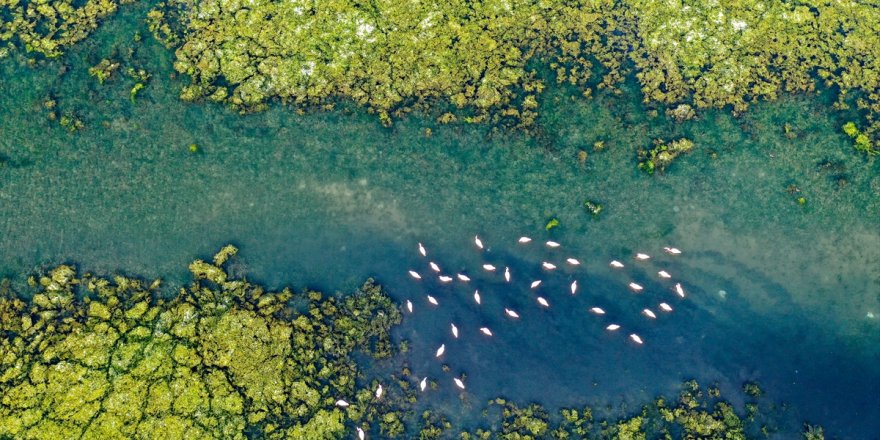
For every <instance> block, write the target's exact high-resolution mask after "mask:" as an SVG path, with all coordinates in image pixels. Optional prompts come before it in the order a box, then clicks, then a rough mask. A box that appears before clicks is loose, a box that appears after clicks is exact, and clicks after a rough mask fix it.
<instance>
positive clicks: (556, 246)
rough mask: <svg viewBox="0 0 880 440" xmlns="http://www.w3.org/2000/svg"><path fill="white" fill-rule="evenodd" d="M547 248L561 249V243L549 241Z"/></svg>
mask: <svg viewBox="0 0 880 440" xmlns="http://www.w3.org/2000/svg"><path fill="white" fill-rule="evenodd" d="M547 247H552V248H558V247H559V243H557V242H555V241H548V242H547Z"/></svg>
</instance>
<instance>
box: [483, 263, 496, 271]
mask: <svg viewBox="0 0 880 440" xmlns="http://www.w3.org/2000/svg"><path fill="white" fill-rule="evenodd" d="M483 269H485V270H487V271H489V272H495V266H493V265H491V264H484V265H483Z"/></svg>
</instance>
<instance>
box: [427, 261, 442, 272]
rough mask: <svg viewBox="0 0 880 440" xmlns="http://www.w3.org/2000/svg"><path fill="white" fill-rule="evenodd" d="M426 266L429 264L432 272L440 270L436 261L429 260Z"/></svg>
mask: <svg viewBox="0 0 880 440" xmlns="http://www.w3.org/2000/svg"><path fill="white" fill-rule="evenodd" d="M428 266H431V269H432V270H433V271H434V272H440V266H438V265H437V263H435V262H433V261H431V262H429V263H428Z"/></svg>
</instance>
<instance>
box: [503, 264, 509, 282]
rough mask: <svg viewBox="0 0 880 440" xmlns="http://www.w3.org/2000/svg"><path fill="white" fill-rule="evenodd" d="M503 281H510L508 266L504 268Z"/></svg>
mask: <svg viewBox="0 0 880 440" xmlns="http://www.w3.org/2000/svg"><path fill="white" fill-rule="evenodd" d="M504 281H507V282H508V283H509V282H510V268H509V267H505V268H504Z"/></svg>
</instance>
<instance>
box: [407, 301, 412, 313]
mask: <svg viewBox="0 0 880 440" xmlns="http://www.w3.org/2000/svg"><path fill="white" fill-rule="evenodd" d="M406 309H407V310H409V312H410V313H412V311H413V306H412V301H410V300H406Z"/></svg>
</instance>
